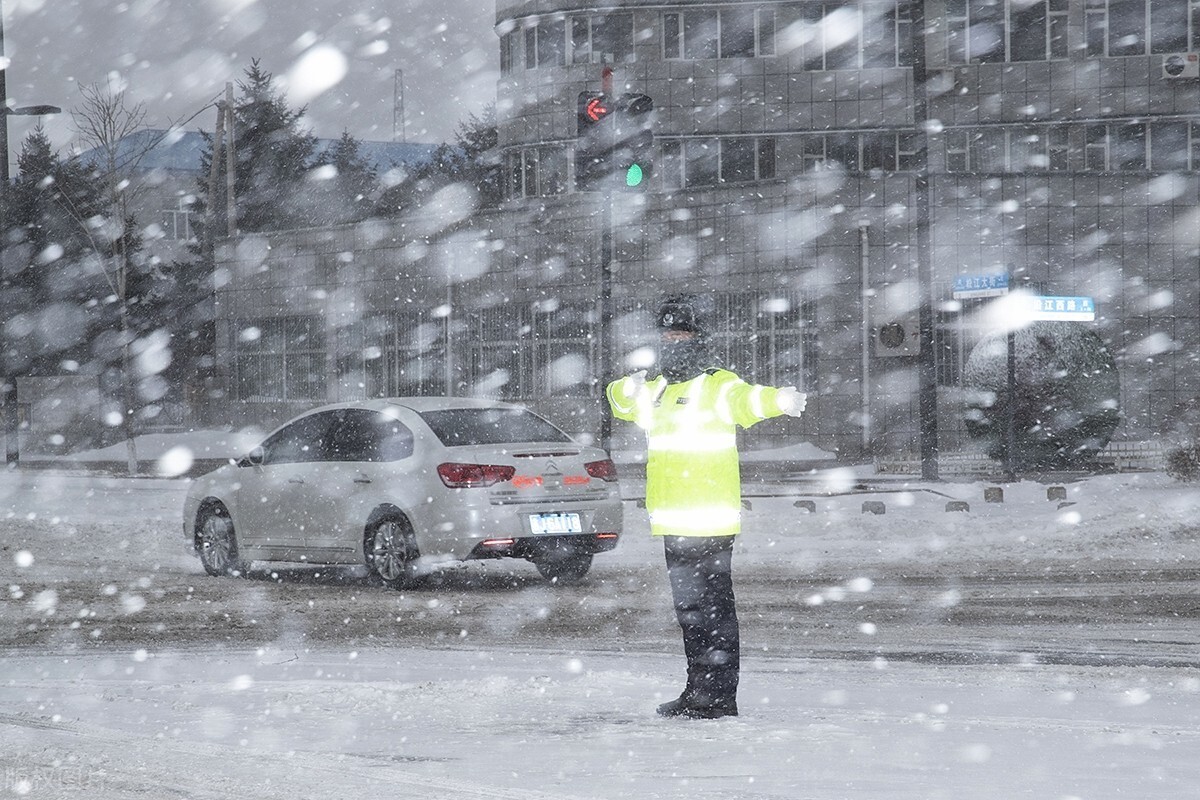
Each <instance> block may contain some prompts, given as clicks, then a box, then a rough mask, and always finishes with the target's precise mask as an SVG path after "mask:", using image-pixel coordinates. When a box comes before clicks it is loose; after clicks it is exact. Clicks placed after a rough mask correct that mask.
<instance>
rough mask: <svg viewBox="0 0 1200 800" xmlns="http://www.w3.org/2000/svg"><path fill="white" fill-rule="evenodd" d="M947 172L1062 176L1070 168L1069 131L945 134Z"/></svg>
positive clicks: (1063, 128) (1058, 128)
mask: <svg viewBox="0 0 1200 800" xmlns="http://www.w3.org/2000/svg"><path fill="white" fill-rule="evenodd" d="M945 141H946V170H947V171H948V172H987V173H997V172H1015V173H1024V172H1059V171H1063V170H1066V169H1067V168H1068V166H1069V162H1068V156H1069V154H1070V139H1069V129H1068V128H1067V127H1066V126H1061V125H1060V126H1054V127H1038V128H1003V129H1000V128H984V129H977V130H970V129H967V130H952V131H948V132H947V133H946V139H945Z"/></svg>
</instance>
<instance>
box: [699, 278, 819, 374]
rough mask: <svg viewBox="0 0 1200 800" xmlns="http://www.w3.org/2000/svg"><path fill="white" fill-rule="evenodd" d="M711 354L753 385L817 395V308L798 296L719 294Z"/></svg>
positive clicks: (813, 303)
mask: <svg viewBox="0 0 1200 800" xmlns="http://www.w3.org/2000/svg"><path fill="white" fill-rule="evenodd" d="M713 299H714V301H715V305H716V312H715V314H714V319H713V320H712V339H711V342H712V349H713V353H714V355H715V356H716V357H717V359H718V360H720V362H721V363H722V364H724V365H727V367H728V368H729V369H730V370H732V371H734V372H736V373H737V374H738V375H740V376H741V377H742V378H743V379H745V380H747V381H751V382H754V383H762V384H769V385H773V386H800V387H802V388H804V389H805V390H807V391H809V392H815V391H816V390H817V380H818V370H817V365H818V362H817V355H818V352H819V349H820V341H819V340H818V336H817V330H818V328H817V319H816V316H817V305H816V303H815V302H813V301H806V300H804V299H803V298H802V297H800V296H799V295H795V294H792V293H785V294H782V295H771V296H768V297H763V296H759V295H756V294H752V293H748V292H717V293H715V296H714V298H713Z"/></svg>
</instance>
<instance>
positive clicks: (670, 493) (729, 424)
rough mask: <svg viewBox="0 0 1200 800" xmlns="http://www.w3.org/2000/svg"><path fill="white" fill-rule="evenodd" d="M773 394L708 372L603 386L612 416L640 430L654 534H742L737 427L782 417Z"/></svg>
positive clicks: (727, 373) (718, 372)
mask: <svg viewBox="0 0 1200 800" xmlns="http://www.w3.org/2000/svg"><path fill="white" fill-rule="evenodd" d="M778 391H779V390H778V389H776V388H774V387H771V386H755V385H753V384H749V383H746V382H745V381H744V380H742V379H741V378H739V377H738V376H737V375H735V374H733V373H732V372H730V371H728V370H723V369H722V370H709V371H708V372H705V373H702V374H700V375H698V376H697V377H695V378H692V379H691V380H689V381H686V382H684V383H668V382H667V379H666V378H664V377H662V376H659V377H658V378H655V379H654V380H652V381H647V382H646V383H645V384H644V385H643V386H642V387H641V388H639V387H638V385H637V384H636V383H634V382H633V381H630V380H629V378H621V379H620V380H616V381H613V382H612V383H610V384H609V385H608V390H607V395H608V403H609V406H610V407H611V408H612V412H613V416H615V417H616V418H617V419H623V420H626V421H629V422H633V423H635V424H636V425H638V427H640V428H642V429H643V430H645V431H646V509H647V510H648V511H649V512H650V532H651V533H652V534H653V535H655V536H733V535H735V534H737V533H738V532H739V531H740V530H741V524H742V523H741V511H742V484H741V475H740V473H739V471H738V452H737V438H736V430H737V426H739V425H740V426H742V427H743V428H749V427H750V426H751V425H753V424H755V423H756V422H761V421H762V420H764V419H767V418H768V417H777V416H779V415H780V414H781V413H782V412H781V411H780V410H779V405H778V403H777V402H776V399H775V396H776V394H777V393H778Z"/></svg>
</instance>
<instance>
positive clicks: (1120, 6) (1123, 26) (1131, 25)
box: [1084, 0, 1187, 56]
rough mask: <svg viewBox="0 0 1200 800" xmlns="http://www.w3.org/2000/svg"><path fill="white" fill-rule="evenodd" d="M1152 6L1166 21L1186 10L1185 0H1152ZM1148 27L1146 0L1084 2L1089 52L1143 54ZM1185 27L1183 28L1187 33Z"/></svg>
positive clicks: (1108, 54) (1125, 54) (1091, 54)
mask: <svg viewBox="0 0 1200 800" xmlns="http://www.w3.org/2000/svg"><path fill="white" fill-rule="evenodd" d="M1151 10H1152V14H1153V12H1154V10H1157V11H1158V13H1157V16H1159V17H1160V18H1161V19H1162V20H1163V21H1164V22H1165V21H1166V20H1167V19H1169V18H1171V17H1176V18H1178V17H1179V15H1180V12H1182V13H1183V14H1186V13H1187V7H1186V6H1185V5H1184V2H1183V0H1153V1H1152V4H1151ZM1146 30H1147V5H1146V0H1087V4H1086V5H1085V6H1084V37H1085V42H1084V43H1085V51H1086V53H1087V54H1088V55H1089V56H1140V55H1144V54H1145V53H1146ZM1186 30H1187V29H1186V27H1185V28H1183V31H1184V36H1186V35H1187V34H1186ZM1164 33H1165V32H1164Z"/></svg>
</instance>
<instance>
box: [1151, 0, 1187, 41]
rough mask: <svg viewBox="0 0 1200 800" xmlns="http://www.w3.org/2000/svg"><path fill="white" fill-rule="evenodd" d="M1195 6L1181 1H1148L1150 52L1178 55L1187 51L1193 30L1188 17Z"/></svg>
mask: <svg viewBox="0 0 1200 800" xmlns="http://www.w3.org/2000/svg"><path fill="white" fill-rule="evenodd" d="M1196 10H1197V4H1196V3H1195V2H1194V1H1193V2H1183V0H1150V52H1151V53H1180V52H1183V51H1185V50H1187V49H1188V41H1189V38H1190V37H1189V36H1188V34H1189V33H1190V32H1191V31H1192V30H1193V29H1192V26H1191V24H1190V23H1192V22H1193V20H1192V19H1189V17H1191V16H1193V15H1194V14H1195V13H1196Z"/></svg>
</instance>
